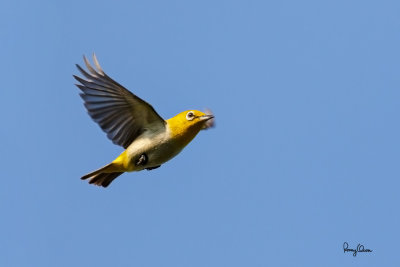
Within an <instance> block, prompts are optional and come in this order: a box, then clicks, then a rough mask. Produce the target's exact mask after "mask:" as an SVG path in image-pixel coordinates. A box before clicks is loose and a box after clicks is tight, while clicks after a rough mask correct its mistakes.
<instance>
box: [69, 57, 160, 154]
mask: <svg viewBox="0 0 400 267" xmlns="http://www.w3.org/2000/svg"><path fill="white" fill-rule="evenodd" d="M83 60H84V62H85V65H86V68H87V70H88V71H85V70H84V69H83V68H82V67H81V66H79V65H76V66H77V68H78V70H79V71H80V72H81V74H82V75H83V76H84V78H81V77H79V76H75V75H74V78H75V79H76V80H77V81H78V82H79V83H80V84H76V86H77V87H78V88H79V89H80V90H81V91H82V93H81V94H80V96H81V98H82V99H83V101H84V106H85V107H86V109H87V111H88V113H89V115H90V117H91V118H92V119H93V120H94V121H95V122H96V123H98V124H99V126H100V127H101V129H103V131H104V132H106V133H107V137H108V138H110V139H111V140H112V141H113V143H114V144H117V145H120V146H123V147H124V148H127V147H128V146H129V145H130V144H131V143H132V142H133V141H134V140H135V139H136V138H137V137H138V136H139V135H140V134H142V133H143V132H144V131H145V130H146V129H164V128H165V121H164V119H163V118H161V116H160V115H158V114H157V112H156V111H155V110H154V108H153V107H152V106H151V105H150V104H148V103H147V102H145V101H144V100H142V99H140V98H139V97H137V96H136V95H134V94H133V93H131V92H130V91H129V90H127V89H126V88H125V87H123V86H122V85H120V84H119V83H117V82H116V81H114V80H113V79H112V78H110V77H109V76H108V75H107V74H106V73H105V72H104V71H103V69H102V68H101V67H100V64H99V62H98V60H97V58H96V56H95V55H94V54H93V62H94V67H92V65H91V64H90V62H89V61H88V59H87V58H86V57H85V56H84V57H83Z"/></svg>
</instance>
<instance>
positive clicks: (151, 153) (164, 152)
mask: <svg viewBox="0 0 400 267" xmlns="http://www.w3.org/2000/svg"><path fill="white" fill-rule="evenodd" d="M126 150H127V156H128V158H129V159H131V161H132V163H131V164H132V165H133V166H134V171H141V170H143V169H145V168H149V167H156V166H159V165H162V164H163V163H165V162H167V161H168V160H170V159H172V158H173V157H175V156H176V155H177V154H178V153H179V152H180V151H181V150H182V148H180V147H178V146H177V145H176V143H174V142H171V141H170V138H169V133H168V132H159V133H155V134H154V133H153V134H149V133H144V134H143V135H141V136H139V137H138V138H137V139H136V140H135V141H133V142H132V144H131V145H129V147H128V148H127V149H126ZM142 154H146V156H147V159H148V161H147V163H146V164H145V165H143V166H142V165H141V166H135V162H136V161H137V160H138V159H139V157H140V156H141V155H142Z"/></svg>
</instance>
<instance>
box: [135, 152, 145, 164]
mask: <svg viewBox="0 0 400 267" xmlns="http://www.w3.org/2000/svg"><path fill="white" fill-rule="evenodd" d="M147 160H148V158H147V155H146V154H145V153H143V154H142V155H140V157H139V158H138V160H137V161H136V162H135V165H136V166H140V165H142V166H144V165H146V163H147Z"/></svg>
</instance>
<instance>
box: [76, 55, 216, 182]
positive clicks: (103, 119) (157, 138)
mask: <svg viewBox="0 0 400 267" xmlns="http://www.w3.org/2000/svg"><path fill="white" fill-rule="evenodd" d="M83 59H84V61H85V64H86V67H87V69H88V70H89V71H88V72H86V71H85V70H83V69H82V68H81V67H80V66H79V65H78V64H77V65H76V66H77V68H78V69H79V71H80V72H81V73H82V75H83V76H85V78H86V79H82V78H80V77H78V76H75V75H74V78H75V79H76V80H77V81H78V82H79V83H80V84H76V86H78V87H79V89H80V90H81V91H82V93H81V94H80V96H81V97H82V99H83V100H84V105H85V107H86V109H87V111H88V113H89V115H90V116H91V117H92V119H93V120H94V121H95V122H97V123H98V124H99V125H100V127H101V128H102V129H103V131H104V132H106V133H107V136H108V138H110V139H111V140H112V141H113V143H114V144H117V145H120V146H122V147H124V148H125V151H124V152H122V153H121V155H119V156H118V157H117V158H116V159H115V160H114V161H113V162H111V163H110V164H108V165H106V166H104V167H102V168H100V169H98V170H96V171H94V172H91V173H89V174H86V175H84V176H83V177H82V178H81V179H82V180H85V179H88V178H89V179H90V180H89V183H90V184H95V185H99V186H103V187H107V186H108V185H110V183H111V182H112V181H113V180H114V179H115V178H117V177H118V176H119V175H121V174H122V173H124V172H132V171H141V170H144V169H146V170H152V169H155V168H158V167H160V166H161V165H162V164H163V163H165V162H167V161H168V160H170V159H172V158H173V157H174V156H176V155H177V154H178V153H179V152H180V151H181V150H182V149H183V148H184V147H185V146H186V145H187V144H189V142H190V141H192V139H193V138H194V137H195V136H196V135H197V134H198V133H199V131H200V130H202V129H207V128H209V127H211V126H212V125H213V121H214V120H213V118H214V116H213V115H212V114H205V113H203V112H201V111H197V110H188V111H184V112H182V113H179V114H178V115H176V116H175V117H173V118H171V119H169V120H164V119H163V118H161V117H160V115H158V114H157V112H156V111H155V110H154V108H153V107H152V106H151V105H150V104H148V103H147V102H145V101H144V100H142V99H140V98H139V97H137V96H136V95H134V94H133V93H131V92H130V91H128V90H127V89H126V88H124V87H123V86H122V85H120V84H119V83H117V82H116V81H114V80H113V79H111V78H110V77H109V76H108V75H107V74H105V73H104V71H103V70H102V69H101V67H100V64H99V63H98V61H97V59H96V56H95V55H94V54H93V62H94V65H95V68H96V69H95V68H93V67H92V66H91V65H90V63H89V61H88V60H87V58H86V57H85V56H84V57H83Z"/></svg>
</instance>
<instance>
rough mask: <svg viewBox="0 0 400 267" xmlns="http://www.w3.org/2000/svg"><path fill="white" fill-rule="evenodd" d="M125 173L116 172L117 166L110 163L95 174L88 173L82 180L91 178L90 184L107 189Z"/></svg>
mask: <svg viewBox="0 0 400 267" xmlns="http://www.w3.org/2000/svg"><path fill="white" fill-rule="evenodd" d="M123 173H124V172H119V171H117V170H116V167H115V164H114V163H110V164H108V165H106V166H104V167H102V168H100V169H98V170H95V171H94V172H91V173H88V174H86V175H84V176H82V178H81V179H82V180H86V179H88V178H90V180H89V184H95V185H98V186H103V187H107V186H109V185H110V184H111V182H112V181H113V180H114V179H115V178H117V177H118V176H120V175H121V174H123Z"/></svg>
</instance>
